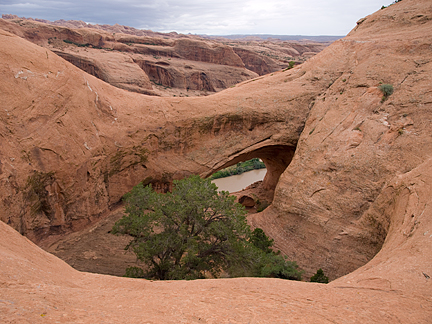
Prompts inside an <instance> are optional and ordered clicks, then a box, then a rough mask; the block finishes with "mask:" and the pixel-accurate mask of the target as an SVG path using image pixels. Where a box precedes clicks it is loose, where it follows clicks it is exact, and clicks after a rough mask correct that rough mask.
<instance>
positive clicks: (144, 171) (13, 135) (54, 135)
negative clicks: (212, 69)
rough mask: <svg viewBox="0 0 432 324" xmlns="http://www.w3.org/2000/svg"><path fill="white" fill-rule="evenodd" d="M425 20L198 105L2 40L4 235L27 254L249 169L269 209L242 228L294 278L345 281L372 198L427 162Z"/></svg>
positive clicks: (356, 41) (356, 262) (385, 223)
mask: <svg viewBox="0 0 432 324" xmlns="http://www.w3.org/2000/svg"><path fill="white" fill-rule="evenodd" d="M431 12H432V9H431V5H430V4H429V2H428V1H420V2H419V1H417V2H414V1H409V0H404V1H403V2H400V3H398V4H396V5H392V6H390V7H389V8H386V9H384V10H380V11H379V12H377V13H375V14H373V15H371V16H368V17H366V19H365V20H362V21H359V23H358V26H357V27H356V28H355V29H354V30H353V31H352V32H351V33H350V34H349V35H348V36H347V37H346V38H344V39H342V40H340V41H337V42H335V43H334V44H332V45H331V46H330V47H328V48H327V49H326V50H324V51H323V52H322V53H320V54H319V55H317V56H315V57H314V58H312V59H310V60H309V61H307V62H306V63H304V64H302V65H300V66H298V67H296V68H294V69H291V70H288V71H284V72H277V73H274V74H273V75H268V76H265V77H260V78H256V79H253V80H249V81H246V82H243V83H241V84H239V85H237V86H235V87H233V88H230V89H227V90H225V91H222V92H219V93H217V94H215V95H212V96H209V97H203V98H157V97H149V96H143V95H140V94H136V93H128V92H125V91H122V90H120V89H117V88H114V87H112V86H110V85H108V84H106V83H104V82H102V81H100V80H98V79H96V78H94V77H92V76H89V75H88V74H85V73H83V72H82V71H81V70H79V69H77V68H75V67H74V66H73V65H71V64H69V63H67V62H65V61H64V60H62V59H60V58H59V57H58V56H56V55H55V54H53V53H52V52H50V51H48V50H47V49H45V48H42V47H40V46H36V45H34V44H31V43H29V42H27V41H25V40H24V39H22V38H19V37H17V36H14V35H12V34H10V33H8V32H4V31H2V32H1V34H0V42H1V44H2V46H1V49H0V62H1V63H0V68H1V73H2V75H3V77H2V80H1V83H0V89H1V93H2V100H3V103H4V107H5V108H4V111H1V112H0V118H1V121H2V123H1V129H0V134H1V136H2V138H3V141H2V146H1V148H0V153H1V157H2V158H1V163H2V164H1V169H0V170H1V178H0V182H1V186H0V197H1V209H2V210H3V211H4V212H3V213H2V214H1V219H2V220H3V221H5V222H6V223H8V224H10V225H11V226H13V227H14V228H16V229H18V230H19V231H20V232H21V233H23V234H26V235H27V236H28V237H30V238H32V239H33V240H35V241H38V240H40V239H42V238H44V237H46V236H48V235H50V234H55V233H63V232H65V231H71V230H77V229H80V228H82V227H83V226H85V225H86V224H88V223H90V222H91V221H94V220H95V219H97V218H99V217H101V215H103V214H104V213H105V212H107V211H108V210H109V208H112V207H114V206H115V205H116V204H117V203H118V202H119V200H120V198H121V197H122V195H123V194H124V193H125V192H127V191H128V190H130V189H131V188H132V186H133V185H135V184H137V183H138V182H140V181H144V182H146V183H153V184H154V186H155V187H157V188H158V189H159V190H161V191H164V190H167V189H168V188H169V186H170V183H171V181H172V179H179V178H182V177H184V176H186V175H189V174H200V175H202V176H207V175H209V174H211V173H212V172H214V171H216V170H218V169H220V168H223V167H226V166H229V165H232V164H235V163H237V162H239V161H241V160H245V159H250V158H252V157H259V158H261V159H263V161H264V162H265V163H266V165H267V168H268V173H267V176H266V178H265V180H264V184H263V186H264V187H265V188H266V189H267V190H269V191H274V193H275V194H274V201H273V205H272V206H271V207H270V208H268V209H266V210H265V211H264V212H263V213H260V214H256V215H254V216H252V217H251V219H250V222H251V224H253V225H255V226H259V227H262V228H263V229H264V230H265V231H266V232H267V234H268V235H270V236H271V237H273V238H275V243H276V246H277V247H278V248H279V249H281V250H282V251H283V252H284V253H285V254H287V255H288V256H289V257H290V259H292V260H296V261H297V262H298V263H299V264H300V265H301V266H302V267H303V268H304V269H305V270H306V274H307V275H311V274H312V273H313V272H315V271H316V269H318V268H323V269H324V270H325V272H326V273H328V274H329V275H330V277H331V278H332V279H334V278H337V277H340V276H342V275H345V274H347V273H349V272H351V271H353V270H355V269H356V268H358V267H359V266H362V265H364V264H365V263H367V262H368V261H369V260H371V259H372V258H373V256H374V255H375V254H376V253H377V252H378V251H379V250H380V249H381V247H382V244H383V242H384V241H385V239H386V237H387V234H388V233H389V229H390V227H391V220H390V219H389V217H390V216H388V217H384V218H383V217H381V216H379V215H377V214H376V210H377V208H378V207H377V206H376V205H375V201H376V199H377V197H378V196H379V195H380V194H382V192H383V188H385V187H386V186H387V185H388V183H390V182H391V181H392V179H394V178H395V177H397V176H400V175H402V174H405V173H407V172H410V171H411V170H413V169H415V168H416V167H418V166H420V165H422V163H426V162H425V161H427V160H428V158H429V155H428V154H429V153H428V152H429V151H430V149H431V148H432V147H431V145H432V144H431V141H430V138H431V136H432V131H431V129H430V127H429V126H430V125H429V115H430V111H429V110H430V109H431V104H430V103H431V102H432V100H431V99H432V98H431V92H430V84H431V82H430V81H431V80H430V75H431V73H430V72H431V69H432V66H431V63H430V60H431V54H430V50H429V48H430V46H431V44H432V41H431V37H432V36H431V34H430V28H431V21H430V20H429V19H428V17H429V16H430V15H431ZM395 30H397V33H396V32H395ZM89 39H93V38H91V37H90V38H89ZM95 41H97V42H99V40H97V39H96V40H95ZM99 44H100V42H99ZM173 59H174V58H173ZM196 64H199V62H198V61H197V63H196ZM89 66H90V65H89ZM156 66H161V67H165V68H167V65H166V64H161V63H159V64H156ZM95 71H96V70H95ZM155 71H156V72H154V73H155V74H156V73H158V72H157V69H155ZM161 75H162V74H161ZM190 79H191V80H192V81H189V82H190V84H205V83H206V81H205V80H206V79H205V77H204V76H203V75H202V74H200V75H196V76H195V77H191V78H190ZM167 80H168V81H169V79H168V78H167ZM168 81H167V82H168ZM185 82H186V83H185V84H187V81H185ZM381 83H382V84H392V85H393V87H394V93H393V94H392V95H391V96H389V97H386V98H383V94H382V92H381V91H380V90H378V88H377V87H378V86H379V85H380V84H381ZM294 152H295V153H294ZM279 177H280V178H279ZM379 208H381V207H379ZM379 208H378V210H379ZM412 219H413V221H414V222H416V221H417V219H416V216H415V214H414V217H413V218H412ZM413 224H414V223H413ZM416 224H418V223H416ZM415 229H416V227H415V226H414V227H413V231H415ZM408 235H409V234H408Z"/></svg>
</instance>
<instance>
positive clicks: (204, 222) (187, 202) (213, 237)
mask: <svg viewBox="0 0 432 324" xmlns="http://www.w3.org/2000/svg"><path fill="white" fill-rule="evenodd" d="M125 201H126V215H125V216H124V217H123V218H122V219H120V220H119V221H118V222H117V223H116V224H115V225H114V227H113V231H112V233H114V234H128V235H130V236H131V237H132V240H131V241H130V243H129V244H128V245H127V246H126V247H125V249H127V250H131V251H132V252H134V253H135V255H136V256H137V259H138V260H139V261H141V262H142V263H143V264H144V265H145V267H144V268H145V270H143V269H142V268H138V267H132V268H129V269H128V270H127V273H126V275H127V276H130V277H144V278H148V279H159V280H173V279H198V278H205V277H206V275H207V273H208V274H211V275H212V276H213V277H218V276H219V275H220V273H221V272H222V271H226V272H227V273H228V274H229V275H230V276H261V277H280V278H282V277H283V276H278V275H277V274H278V273H279V272H280V273H283V268H284V266H285V265H286V262H285V261H284V259H283V258H282V256H280V255H276V254H275V253H274V252H273V251H272V250H271V249H269V247H270V246H271V245H272V244H273V242H272V240H269V239H268V238H267V237H266V236H265V234H264V232H262V231H261V232H262V233H261V232H259V231H258V232H259V234H256V233H257V232H254V233H255V234H254V235H252V233H251V231H250V227H249V226H248V225H247V223H246V211H245V209H244V207H243V206H242V205H240V204H238V203H236V202H235V197H234V196H229V193H228V192H226V191H223V192H218V191H217V187H216V185H214V184H213V183H211V182H210V180H209V179H201V178H200V177H199V176H191V177H189V178H186V179H183V180H179V181H174V189H173V192H172V193H170V192H168V193H166V194H161V193H157V192H155V191H153V190H152V188H151V186H147V187H144V186H143V185H142V184H139V185H137V186H135V187H134V188H133V189H132V191H131V192H130V193H128V194H126V195H125ZM275 265H276V266H277V269H276V270H277V271H276V270H275V271H276V272H277V273H276V272H275V271H273V272H271V271H270V272H269V271H268V269H267V270H266V271H264V270H263V271H261V269H264V267H266V268H271V269H273V268H275ZM281 267H282V268H281ZM281 269H282V270H281ZM275 273H276V275H275ZM287 278H288V276H287Z"/></svg>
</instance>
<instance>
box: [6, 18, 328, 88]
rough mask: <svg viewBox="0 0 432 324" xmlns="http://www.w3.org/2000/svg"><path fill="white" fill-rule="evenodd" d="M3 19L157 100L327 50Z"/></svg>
mask: <svg viewBox="0 0 432 324" xmlns="http://www.w3.org/2000/svg"><path fill="white" fill-rule="evenodd" d="M2 17H3V19H2V20H0V27H1V28H3V29H4V30H7V31H9V32H12V33H14V34H16V35H18V36H20V37H23V38H25V39H27V40H29V41H31V42H33V43H36V44H38V45H41V46H44V47H46V48H48V49H50V50H52V51H54V52H55V53H56V54H57V55H59V56H61V57H63V58H64V59H66V60H67V61H69V62H71V63H72V64H74V65H76V66H77V67H79V68H81V69H83V70H84V71H86V72H87V73H90V74H92V75H94V76H96V77H97V78H100V79H101V80H103V81H105V82H108V83H110V84H112V85H114V86H116V87H119V88H122V89H126V90H129V91H134V92H138V93H143V94H149V95H158V96H197V95H207V94H209V93H214V92H217V91H220V90H223V89H226V88H228V87H231V86H233V85H235V84H237V83H239V82H242V81H245V80H249V79H253V78H256V77H257V76H258V75H264V74H267V73H271V72H275V71H278V70H281V69H283V68H285V67H287V66H288V59H289V60H296V61H298V63H300V62H302V61H304V60H305V58H309V57H310V56H311V55H309V54H304V52H310V51H314V53H313V54H312V55H314V54H316V53H318V52H320V51H321V50H322V49H323V48H324V47H326V46H327V45H328V43H312V44H310V43H304V44H303V43H292V44H288V43H286V42H283V43H282V42H280V41H275V42H259V41H255V42H250V41H248V42H241V41H237V42H233V41H230V43H229V45H226V44H223V43H222V42H217V41H214V40H208V39H204V38H201V37H199V36H193V35H179V34H177V33H169V34H162V33H154V32H151V31H142V30H138V29H134V28H131V27H126V26H119V25H115V26H108V25H102V26H100V25H91V24H86V23H84V22H82V21H64V20H59V21H55V22H49V21H46V20H42V19H31V18H29V19H25V18H19V17H17V16H14V15H2ZM239 46H241V47H239ZM287 46H288V47H287ZM294 48H300V49H301V50H300V51H297V50H295V49H294ZM266 51H269V53H266ZM286 55H289V56H290V57H289V58H287V57H285V56H286ZM270 56H271V57H270ZM227 67H230V68H227Z"/></svg>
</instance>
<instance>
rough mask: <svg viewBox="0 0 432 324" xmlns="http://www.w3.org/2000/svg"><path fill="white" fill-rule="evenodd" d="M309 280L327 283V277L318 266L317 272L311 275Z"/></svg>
mask: <svg viewBox="0 0 432 324" xmlns="http://www.w3.org/2000/svg"><path fill="white" fill-rule="evenodd" d="M310 281H311V282H319V283H328V282H329V279H328V277H326V276H325V275H324V271H323V270H322V269H321V268H320V269H318V270H317V273H316V274H314V275H313V276H312V277H311V279H310Z"/></svg>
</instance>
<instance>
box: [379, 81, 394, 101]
mask: <svg viewBox="0 0 432 324" xmlns="http://www.w3.org/2000/svg"><path fill="white" fill-rule="evenodd" d="M378 89H379V90H381V92H382V93H383V95H384V97H386V98H388V97H389V96H391V95H392V94H393V91H394V89H393V86H392V85H391V84H381V85H379V86H378Z"/></svg>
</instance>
